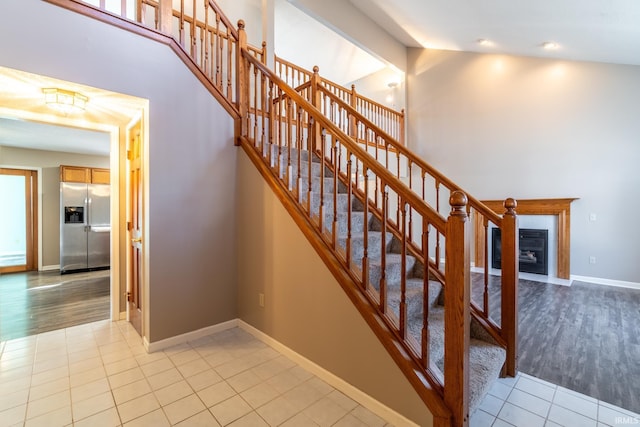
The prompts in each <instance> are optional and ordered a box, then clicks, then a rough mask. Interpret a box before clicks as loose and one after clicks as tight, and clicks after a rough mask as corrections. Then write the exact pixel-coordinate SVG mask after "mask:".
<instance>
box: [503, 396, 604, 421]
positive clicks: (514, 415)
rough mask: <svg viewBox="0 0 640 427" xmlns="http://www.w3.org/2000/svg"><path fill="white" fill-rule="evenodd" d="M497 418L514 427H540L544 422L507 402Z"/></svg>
mask: <svg viewBox="0 0 640 427" xmlns="http://www.w3.org/2000/svg"><path fill="white" fill-rule="evenodd" d="M498 418H499V419H501V420H503V421H506V422H508V423H511V424H513V425H516V426H521V425H522V426H531V427H542V426H544V422H545V419H544V418H542V417H541V416H539V415H536V414H534V413H533V412H529V411H527V410H526V409H522V408H520V407H519V406H515V405H512V404H511V403H509V402H506V403H505V404H504V406H503V407H502V409H501V410H500V413H499V414H498ZM594 424H595V421H594Z"/></svg>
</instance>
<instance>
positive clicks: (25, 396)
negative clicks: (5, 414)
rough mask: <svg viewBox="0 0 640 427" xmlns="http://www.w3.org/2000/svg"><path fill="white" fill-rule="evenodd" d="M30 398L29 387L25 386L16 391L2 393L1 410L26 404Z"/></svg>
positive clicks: (0, 399)
mask: <svg viewBox="0 0 640 427" xmlns="http://www.w3.org/2000/svg"><path fill="white" fill-rule="evenodd" d="M28 400H29V389H28V388H23V389H22V390H17V391H15V392H8V393H3V394H2V395H0V411H5V410H7V409H11V408H13V407H16V406H20V405H24V404H25V403H27V402H28Z"/></svg>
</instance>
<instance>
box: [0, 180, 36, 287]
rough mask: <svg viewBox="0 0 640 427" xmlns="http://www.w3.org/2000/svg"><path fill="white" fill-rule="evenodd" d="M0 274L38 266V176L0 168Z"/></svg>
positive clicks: (29, 269)
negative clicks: (0, 202) (1, 205)
mask: <svg viewBox="0 0 640 427" xmlns="http://www.w3.org/2000/svg"><path fill="white" fill-rule="evenodd" d="M0 200H2V204H3V205H4V208H3V209H1V210H0V274H1V273H13V272H19V271H32V270H36V269H37V267H38V250H37V248H38V221H37V212H38V174H37V172H36V171H33V170H24V169H8V168H0Z"/></svg>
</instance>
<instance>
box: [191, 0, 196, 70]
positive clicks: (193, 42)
mask: <svg viewBox="0 0 640 427" xmlns="http://www.w3.org/2000/svg"><path fill="white" fill-rule="evenodd" d="M192 10H193V17H192V18H191V52H190V55H191V58H193V60H194V61H196V62H197V59H196V28H197V25H196V0H193V9H192Z"/></svg>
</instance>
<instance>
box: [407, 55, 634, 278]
mask: <svg viewBox="0 0 640 427" xmlns="http://www.w3.org/2000/svg"><path fill="white" fill-rule="evenodd" d="M408 63H409V67H408V83H407V84H408V91H407V92H408V99H407V104H408V111H409V117H408V122H409V125H408V132H409V133H408V140H409V144H410V148H411V149H413V150H414V151H416V152H417V153H418V154H419V155H420V156H422V157H423V158H425V159H426V160H427V161H428V162H430V163H431V164H433V165H434V166H435V167H436V168H438V169H439V170H440V171H442V172H444V173H445V174H446V175H447V176H449V177H450V178H451V179H453V180H454V181H455V182H457V183H458V184H459V185H461V186H462V187H463V188H465V189H466V190H467V191H469V192H471V193H472V194H473V195H474V196H475V197H477V198H480V199H504V198H506V197H515V198H516V199H517V198H523V199H524V198H553V197H559V198H562V197H578V198H579V200H576V201H575V202H574V203H573V204H572V207H571V209H572V211H571V274H572V275H578V276H586V277H595V278H604V279H611V280H621V281H630V282H640V263H638V259H640V246H639V245H638V241H640V227H639V226H638V224H637V218H636V215H637V212H638V210H640V198H639V197H638V196H639V195H640V190H639V189H640V173H638V165H640V144H639V138H640V120H638V111H640V67H637V66H625V65H610V64H602V63H588V62H573V61H559V60H549V59H539V58H528V57H516V56H506V55H488V54H474V53H464V52H451V51H433V50H424V49H410V50H409V58H408ZM592 213H593V214H596V221H590V220H589V217H590V214H592ZM590 256H595V257H596V264H589V257H590Z"/></svg>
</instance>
